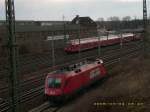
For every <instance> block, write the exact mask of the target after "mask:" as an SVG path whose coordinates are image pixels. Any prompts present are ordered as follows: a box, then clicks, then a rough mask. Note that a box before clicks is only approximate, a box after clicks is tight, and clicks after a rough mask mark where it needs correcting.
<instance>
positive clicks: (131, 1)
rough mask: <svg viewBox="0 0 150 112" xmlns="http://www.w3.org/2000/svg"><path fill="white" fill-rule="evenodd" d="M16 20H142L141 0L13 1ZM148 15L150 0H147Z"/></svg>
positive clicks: (1, 11) (0, 15) (0, 11)
mask: <svg viewBox="0 0 150 112" xmlns="http://www.w3.org/2000/svg"><path fill="white" fill-rule="evenodd" d="M4 1H5V0H0V19H5V7H4V6H5V4H4ZM14 1H15V10H16V19H19V20H20V19H21V20H62V17H63V15H64V16H65V19H66V20H71V19H72V18H74V17H75V16H76V15H80V16H90V17H91V18H92V19H94V20H96V19H97V18H99V17H104V18H105V19H106V18H108V17H110V16H119V17H120V18H122V17H123V16H128V15H129V16H131V17H132V18H134V17H135V16H137V18H142V5H143V4H142V1H143V0H14ZM147 2H148V3H147V6H148V15H150V0H147Z"/></svg>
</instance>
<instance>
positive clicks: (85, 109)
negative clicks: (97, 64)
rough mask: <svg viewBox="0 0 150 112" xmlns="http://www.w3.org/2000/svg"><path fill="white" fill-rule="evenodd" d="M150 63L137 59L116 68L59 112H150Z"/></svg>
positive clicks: (148, 60)
mask: <svg viewBox="0 0 150 112" xmlns="http://www.w3.org/2000/svg"><path fill="white" fill-rule="evenodd" d="M149 67H150V59H148V58H147V59H143V58H141V57H137V58H135V59H132V60H131V59H130V60H127V61H125V62H122V63H120V64H118V65H116V66H114V67H113V68H112V69H111V70H110V71H109V73H108V74H109V75H110V77H109V78H108V80H106V81H104V82H103V83H102V84H99V85H98V86H93V88H92V89H90V90H88V92H86V93H84V94H81V95H79V96H78V98H75V100H72V101H69V102H68V104H67V105H66V106H65V107H63V108H62V109H61V110H60V111H59V112H149V111H150V86H149V85H150V77H149V75H150V69H149Z"/></svg>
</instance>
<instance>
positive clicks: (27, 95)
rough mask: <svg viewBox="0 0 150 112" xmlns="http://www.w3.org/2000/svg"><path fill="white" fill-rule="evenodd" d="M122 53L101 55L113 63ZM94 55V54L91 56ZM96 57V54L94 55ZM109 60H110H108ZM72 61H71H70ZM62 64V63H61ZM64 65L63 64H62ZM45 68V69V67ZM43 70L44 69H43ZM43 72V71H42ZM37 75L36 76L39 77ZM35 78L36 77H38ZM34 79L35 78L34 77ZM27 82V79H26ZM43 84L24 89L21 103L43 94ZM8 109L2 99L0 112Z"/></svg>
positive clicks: (131, 52) (128, 51)
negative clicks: (27, 89)
mask: <svg viewBox="0 0 150 112" xmlns="http://www.w3.org/2000/svg"><path fill="white" fill-rule="evenodd" d="M140 49H141V48H139V47H135V48H132V49H129V50H128V49H127V50H126V51H124V52H123V54H124V55H125V54H126V55H127V54H136V53H135V52H138V51H139V50H140ZM123 54H122V53H121V54H120V52H119V51H117V53H115V52H113V53H112V52H111V55H110V54H108V55H107V56H103V59H104V60H107V61H105V62H106V63H109V64H110V62H111V63H113V61H112V60H113V59H114V60H115V61H116V62H117V60H118V58H119V57H120V55H123ZM93 57H94V56H93ZM95 57H97V56H95ZM84 59H85V58H83V59H81V60H84ZM81 60H80V61H81ZM110 60H111V61H110ZM72 63H73V62H72ZM61 66H62V65H61ZM63 66H64V65H63ZM48 69H49V68H48ZM45 70H46V69H45ZM45 70H44V71H45ZM42 72H43V71H42ZM40 77H43V75H41V76H40ZM40 77H38V78H40ZM38 78H37V79H38ZM35 81H36V79H35ZM27 82H28V81H27ZM33 82H34V81H33ZM43 92H44V91H43V86H39V87H37V88H35V89H30V90H29V91H26V92H23V93H22V94H21V95H20V102H21V103H23V102H28V101H30V100H32V99H33V98H35V97H38V96H40V95H41V96H42V94H43ZM8 109H9V106H8V100H6V101H4V100H3V102H0V112H6V111H7V110H8Z"/></svg>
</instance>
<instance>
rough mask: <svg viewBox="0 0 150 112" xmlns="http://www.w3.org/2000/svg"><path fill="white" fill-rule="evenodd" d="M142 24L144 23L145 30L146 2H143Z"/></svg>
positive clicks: (144, 0)
mask: <svg viewBox="0 0 150 112" xmlns="http://www.w3.org/2000/svg"><path fill="white" fill-rule="evenodd" d="M143 22H144V28H146V25H147V4H146V0H143Z"/></svg>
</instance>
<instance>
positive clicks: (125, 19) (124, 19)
mask: <svg viewBox="0 0 150 112" xmlns="http://www.w3.org/2000/svg"><path fill="white" fill-rule="evenodd" d="M122 20H123V21H131V17H130V16H125V17H123V18H122Z"/></svg>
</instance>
